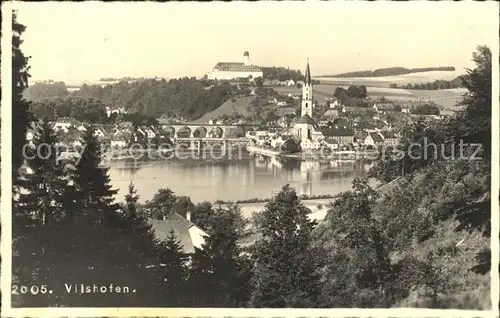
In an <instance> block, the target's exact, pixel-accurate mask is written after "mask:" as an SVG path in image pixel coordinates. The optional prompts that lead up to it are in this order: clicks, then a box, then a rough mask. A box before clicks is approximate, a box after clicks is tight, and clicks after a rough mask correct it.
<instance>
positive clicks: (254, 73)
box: [207, 52, 264, 80]
mask: <svg viewBox="0 0 500 318" xmlns="http://www.w3.org/2000/svg"><path fill="white" fill-rule="evenodd" d="M263 75H264V74H263V72H262V68H260V67H258V66H256V65H252V64H250V54H249V53H248V52H245V53H244V54H243V62H241V63H237V62H219V63H217V64H216V65H215V66H214V69H213V70H212V72H210V73H208V74H207V77H208V79H213V80H215V79H217V80H232V79H236V78H248V77H250V76H251V77H252V78H257V77H263Z"/></svg>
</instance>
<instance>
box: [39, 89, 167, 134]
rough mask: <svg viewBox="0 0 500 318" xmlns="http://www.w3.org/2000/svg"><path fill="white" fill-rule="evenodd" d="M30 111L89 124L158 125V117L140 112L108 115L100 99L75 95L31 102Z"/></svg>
mask: <svg viewBox="0 0 500 318" xmlns="http://www.w3.org/2000/svg"><path fill="white" fill-rule="evenodd" d="M30 111H31V114H32V115H34V116H35V117H36V118H38V119H45V120H48V121H56V120H57V119H60V118H72V119H75V120H77V121H79V122H83V123H87V124H116V123H119V122H123V121H129V122H131V123H132V125H133V126H139V125H153V126H156V125H158V121H157V119H156V117H154V116H148V115H145V114H143V113H140V112H132V113H120V114H117V113H113V114H110V116H108V114H107V113H106V106H105V104H104V103H102V102H101V101H100V100H98V99H93V98H90V97H78V96H74V95H69V96H66V97H59V98H46V99H43V100H40V101H36V102H31V103H30Z"/></svg>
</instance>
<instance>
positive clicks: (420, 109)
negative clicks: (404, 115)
mask: <svg viewBox="0 0 500 318" xmlns="http://www.w3.org/2000/svg"><path fill="white" fill-rule="evenodd" d="M411 113H412V114H415V115H439V114H440V110H439V107H438V106H437V105H434V104H430V103H425V104H421V105H417V106H415V107H413V108H412V109H411Z"/></svg>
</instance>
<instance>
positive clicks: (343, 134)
mask: <svg viewBox="0 0 500 318" xmlns="http://www.w3.org/2000/svg"><path fill="white" fill-rule="evenodd" d="M321 132H322V134H323V136H324V138H325V139H331V138H333V139H337V140H338V142H339V144H341V145H348V144H352V143H353V142H354V130H353V129H349V128H347V127H343V126H338V125H331V126H323V127H321Z"/></svg>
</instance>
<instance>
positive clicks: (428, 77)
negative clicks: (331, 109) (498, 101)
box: [313, 70, 464, 87]
mask: <svg viewBox="0 0 500 318" xmlns="http://www.w3.org/2000/svg"><path fill="white" fill-rule="evenodd" d="M463 73H464V71H463V70H454V71H429V72H419V73H414V74H402V75H391V76H380V77H335V76H324V77H318V76H314V77H313V78H314V79H316V80H320V81H321V83H322V84H327V83H328V84H335V85H365V86H367V87H368V86H374V87H389V86H390V85H391V84H392V83H395V84H398V85H399V84H408V83H412V84H417V83H418V84H420V83H428V82H434V81H436V80H446V81H458V79H457V77H458V76H460V75H463Z"/></svg>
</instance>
